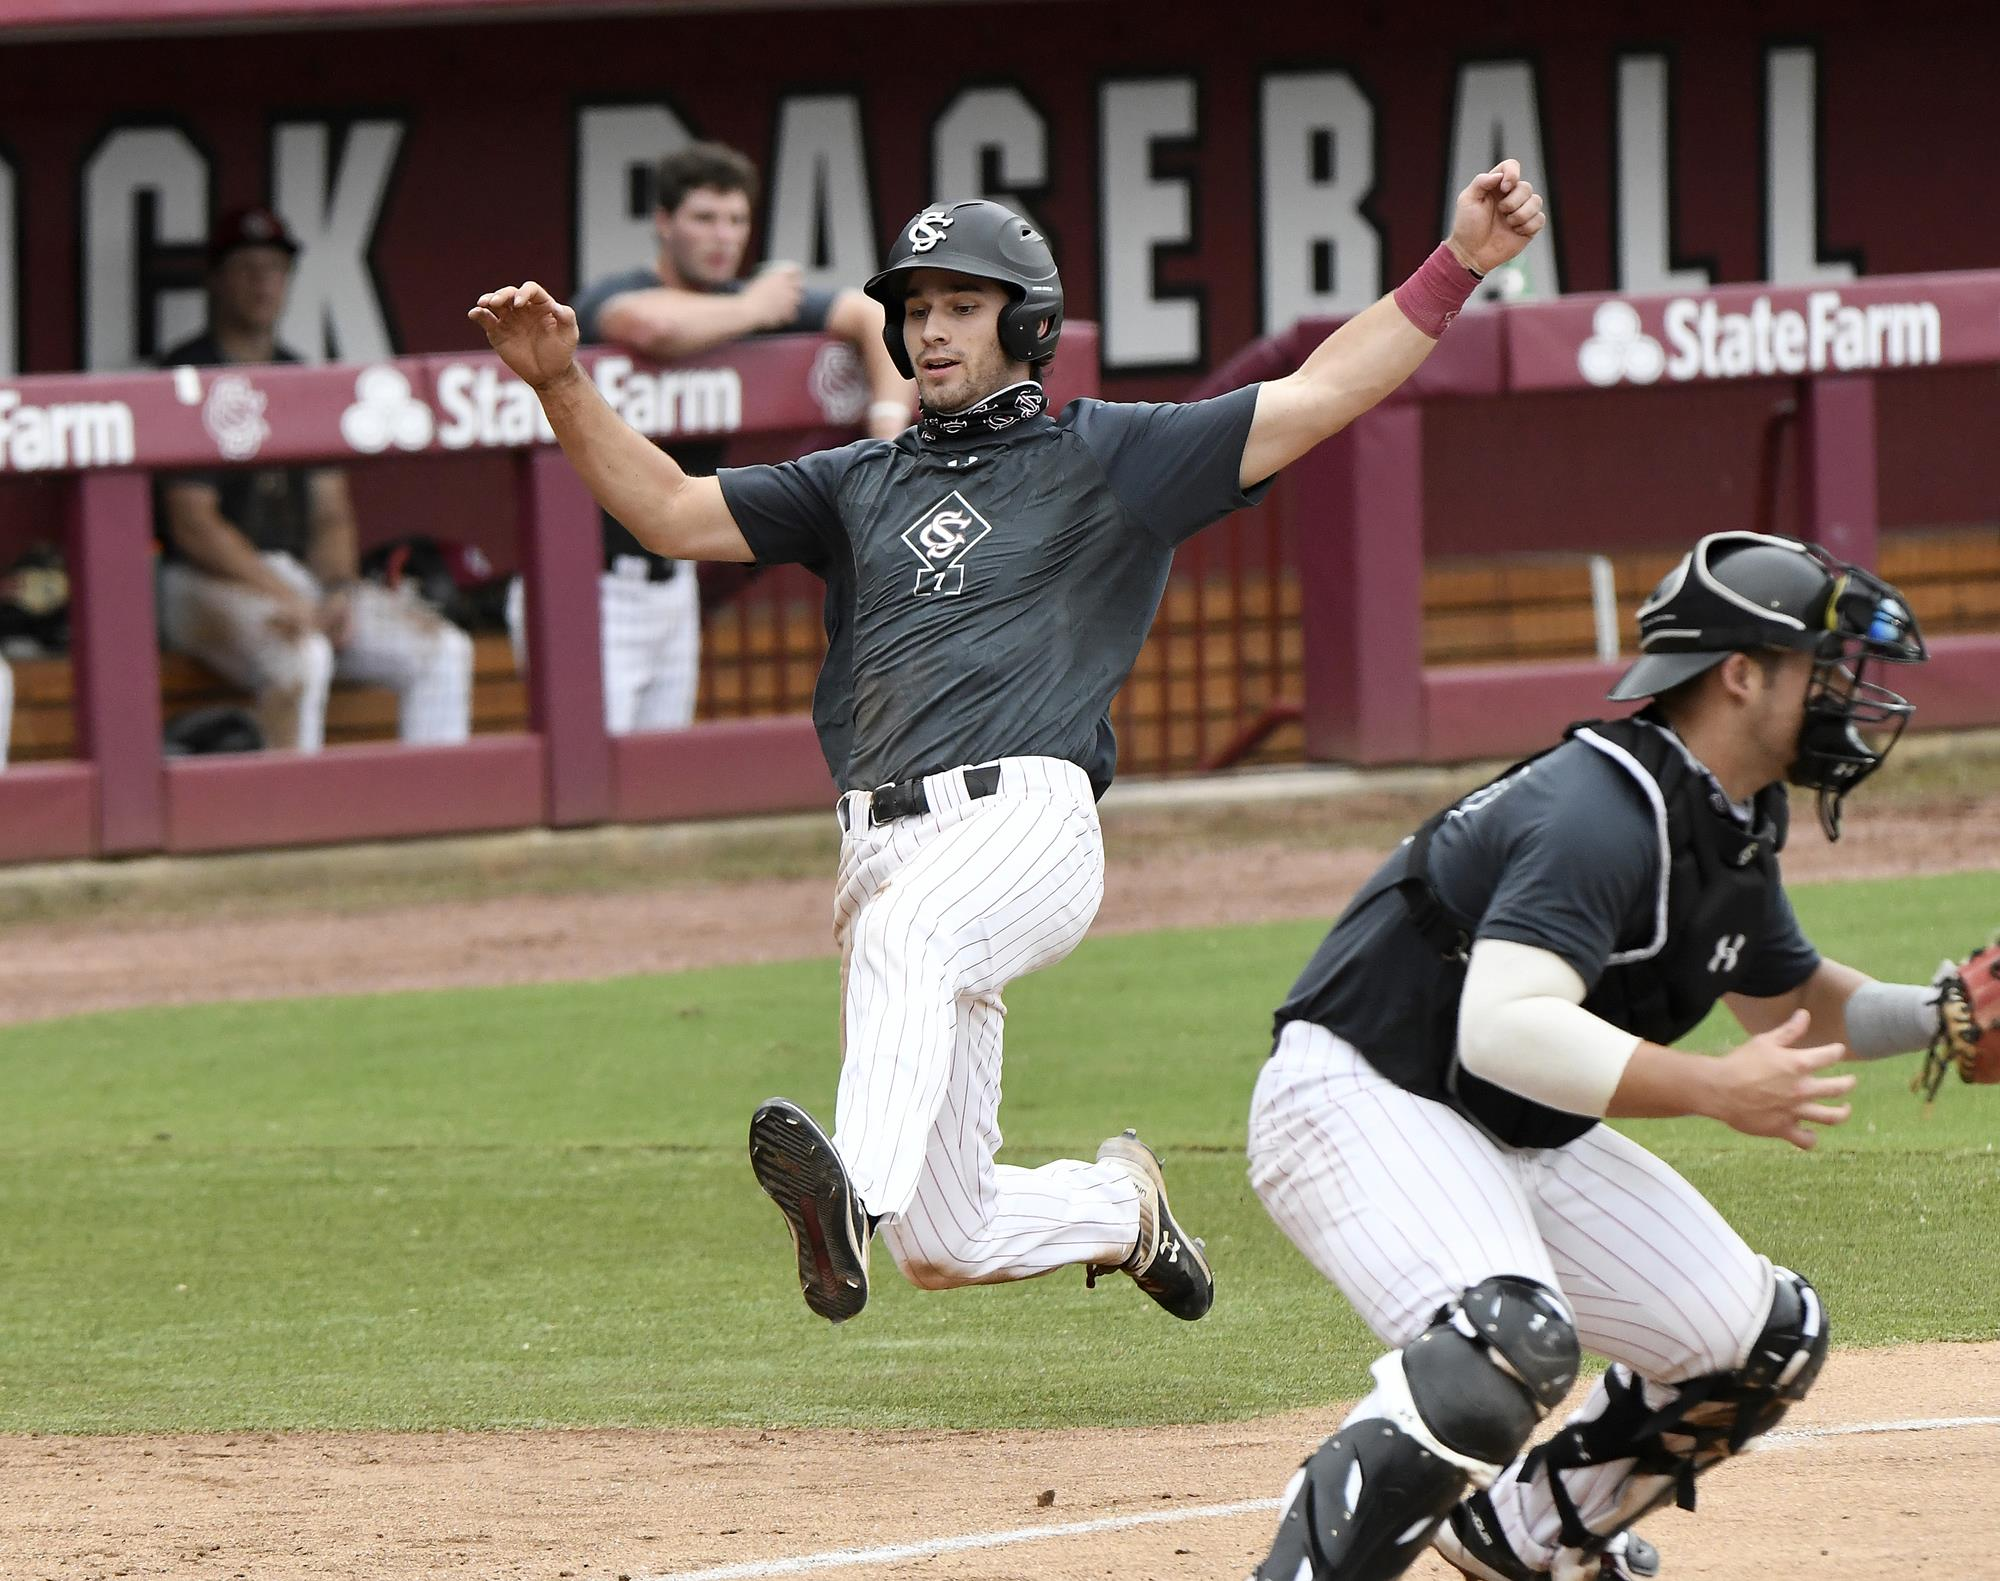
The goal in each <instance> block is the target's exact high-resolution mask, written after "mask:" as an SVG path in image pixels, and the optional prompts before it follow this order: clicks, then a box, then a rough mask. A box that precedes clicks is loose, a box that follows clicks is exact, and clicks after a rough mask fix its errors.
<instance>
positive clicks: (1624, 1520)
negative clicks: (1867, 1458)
mask: <svg viewBox="0 0 2000 1581" xmlns="http://www.w3.org/2000/svg"><path fill="white" fill-rule="evenodd" d="M1776 1273H1777V1284H1776V1288H1775V1289H1774V1290H1773V1291H1772V1295H1771V1310H1770V1313H1769V1314H1768V1315H1767V1316H1766V1317H1765V1319H1764V1325H1763V1327H1762V1328H1761V1329H1760V1330H1759V1331H1758V1334H1757V1338H1756V1339H1755V1340H1754V1341H1753V1342H1752V1343H1751V1346H1750V1354H1749V1356H1748V1358H1747V1359H1746V1360H1745V1361H1744V1363H1743V1365H1742V1366H1740V1367H1737V1368H1734V1369H1732V1370H1731V1371H1728V1372H1717V1373H1709V1374H1707V1375H1706V1376H1704V1377H1700V1378H1690V1379H1688V1380H1687V1381H1686V1382H1684V1383H1680V1384H1673V1385H1666V1386H1662V1387H1666V1388H1671V1390H1672V1396H1671V1398H1669V1399H1668V1400H1667V1401H1666V1403H1665V1404H1664V1405H1661V1406H1659V1407H1657V1408H1655V1407H1654V1406H1652V1405H1650V1404H1649V1403H1648V1401H1647V1399H1646V1393H1645V1386H1644V1384H1643V1383H1642V1382H1641V1381H1640V1380H1639V1379H1638V1378H1637V1377H1635V1376H1634V1375H1633V1373H1632V1371H1631V1369H1629V1368H1627V1367H1622V1366H1617V1367H1613V1368H1611V1369H1610V1371H1608V1372H1607V1373H1606V1374H1605V1375H1604V1390H1605V1407H1604V1409H1603V1411H1601V1412H1600V1413H1599V1414H1598V1415H1596V1416H1594V1417H1592V1418H1591V1419H1590V1420H1589V1421H1587V1422H1579V1423H1577V1424H1576V1425H1575V1426H1573V1427H1566V1428H1564V1429H1563V1430H1562V1431H1561V1432H1560V1433H1557V1434H1556V1435H1555V1436H1554V1437H1553V1438H1551V1439H1550V1440H1549V1441H1548V1442H1547V1443H1546V1444H1543V1445H1542V1446H1541V1447H1540V1448H1538V1449H1537V1450H1535V1452H1534V1453H1533V1454H1531V1455H1530V1456H1529V1457H1528V1461H1527V1464H1526V1465H1524V1466H1523V1467H1522V1468H1521V1477H1522V1480H1523V1481H1528V1480H1532V1479H1533V1478H1534V1477H1536V1476H1538V1475H1545V1476H1547V1478H1548V1483H1549V1489H1550V1492H1551V1493H1552V1494H1553V1496H1554V1500H1555V1506H1556V1512H1557V1514H1558V1515H1559V1516H1560V1517H1561V1520H1562V1539H1563V1542H1564V1544H1565V1545H1566V1546H1568V1547H1571V1548H1581V1549H1584V1550H1585V1551H1586V1552H1593V1551H1596V1550H1597V1549H1599V1548H1601V1547H1602V1546H1603V1545H1604V1544H1605V1543H1607V1542H1609V1541H1610V1540H1611V1539H1612V1538H1613V1537H1615V1536H1617V1535H1618V1533H1619V1532H1621V1531H1623V1530H1624V1529H1625V1528H1626V1527H1627V1526H1630V1525H1631V1524H1632V1523H1633V1522H1634V1521H1636V1520H1638V1519H1639V1518H1640V1517H1641V1516H1642V1515H1645V1514H1646V1513H1647V1512H1648V1511H1650V1510H1653V1509H1657V1508H1658V1507H1659V1506H1660V1505H1662V1504H1664V1503H1666V1502H1667V1500H1668V1499H1669V1498H1672V1499H1674V1500H1675V1502H1677V1503H1678V1504H1679V1505H1680V1507H1681V1508H1682V1509H1684V1510H1691V1509H1693V1508H1694V1497H1695V1496H1694V1479H1695V1478H1696V1477H1698V1476H1700V1475H1701V1474H1702V1473H1704V1472H1706V1471H1708V1470H1709V1469H1711V1468H1712V1467H1714V1466H1717V1465H1720V1464H1721V1463H1722V1462H1723V1461H1724V1460H1727V1459H1728V1458H1729V1457H1730V1456H1731V1455H1734V1454H1736V1453H1737V1452H1738V1451H1740V1450H1741V1449H1742V1448H1743V1447H1744V1445H1746V1444H1748V1443H1749V1442H1750V1440H1751V1439H1753V1438H1755V1437H1756V1436H1757V1435H1758V1434H1760V1433H1767V1432H1769V1431H1770V1430H1771V1429H1772V1428H1773V1427H1776V1426H1777V1425H1778V1423H1779V1422H1780V1421H1782V1420H1783V1419H1784V1415H1785V1412H1786V1411H1787V1410H1789V1409H1790V1408H1791V1407H1792V1406H1794V1405H1796V1404H1797V1403H1798V1402H1799V1401H1801V1400H1803V1399H1804V1398H1805V1397H1806V1391H1807V1390H1809V1389H1810V1388H1811V1387H1812V1386H1813V1381H1814V1380H1815V1379H1816V1378H1818V1377H1819V1370H1820V1368H1821V1367H1822V1366H1824V1365H1825V1363H1826V1351H1827V1334H1828V1330H1827V1324H1826V1311H1825V1309H1824V1308H1823V1307H1822V1306H1821V1305H1820V1299H1819V1293H1818V1292H1817V1291H1816V1290H1814V1289H1813V1287H1812V1286H1811V1284H1809V1283H1808V1282H1807V1281H1806V1280H1804V1279H1802V1278H1800V1277H1799V1275H1797V1274H1795V1273H1793V1272H1792V1271H1791V1270H1790V1269H1789V1268H1780V1269H1777V1270H1776ZM1656 1394H1657V1391H1656ZM1619 1460H1630V1461H1631V1462H1632V1463H1633V1465H1632V1471H1631V1474H1630V1476H1629V1477H1628V1478H1627V1486H1628V1488H1630V1489H1631V1493H1630V1496H1629V1497H1627V1498H1625V1499H1624V1500H1622V1501H1621V1502H1620V1503H1619V1504H1618V1506H1617V1507H1616V1510H1615V1514H1614V1519H1613V1522H1612V1524H1611V1526H1610V1529H1609V1530H1607V1531H1602V1532H1596V1531H1592V1530H1590V1529H1589V1528H1588V1527H1586V1526H1585V1525H1584V1524H1583V1521H1582V1519H1581V1517H1580V1515H1579V1513H1578V1511H1577V1507H1576V1504H1575V1501H1574V1500H1573V1499H1571V1497H1570V1495H1569V1490H1568V1489H1567V1488H1565V1487H1564V1486H1563V1481H1562V1478H1561V1477H1560V1476H1557V1475H1556V1473H1557V1472H1561V1471H1572V1470H1576V1469H1579V1468H1581V1467H1584V1466H1594V1465H1603V1464H1605V1463H1607V1462H1610V1461H1619Z"/></svg>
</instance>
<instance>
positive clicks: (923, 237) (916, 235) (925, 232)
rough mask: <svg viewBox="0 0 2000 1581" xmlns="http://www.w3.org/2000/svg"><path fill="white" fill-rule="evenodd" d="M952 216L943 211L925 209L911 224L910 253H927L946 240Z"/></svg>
mask: <svg viewBox="0 0 2000 1581" xmlns="http://www.w3.org/2000/svg"><path fill="white" fill-rule="evenodd" d="M951 221H952V216H951V215H949V214H947V213H945V211H944V210H943V209H925V210H924V212H923V213H921V214H919V215H918V216H917V217H916V218H915V219H914V220H912V221H911V222H910V251H911V252H913V253H927V252H929V251H930V250H931V249H932V248H933V247H935V246H937V244H938V243H939V242H941V241H943V240H944V233H945V229H946V227H947V226H949V225H950V224H951Z"/></svg>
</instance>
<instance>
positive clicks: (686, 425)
mask: <svg viewBox="0 0 2000 1581" xmlns="http://www.w3.org/2000/svg"><path fill="white" fill-rule="evenodd" d="M591 379H592V381H593V382H594V383H595V384H596V385H597V389H598V393H599V394H600V395H602V396H603V397H604V399H605V400H606V401H607V402H608V403H609V404H610V406H611V409H612V410H613V411H615V412H616V413H617V414H618V415H619V416H620V417H622V418H624V419H625V421H626V422H627V423H629V424H630V425H631V426H632V427H634V428H636V429H638V431H639V432H640V433H642V434H644V435H645V436H646V437H647V438H648V439H671V438H674V437H676V436H678V435H682V434H733V433H735V432H736V431H737V430H738V429H739V428H741V427H742V426H743V376H742V375H741V374H739V373H738V372H737V371H736V370H735V369H734V368H665V369H659V370H654V369H649V368H641V367H638V366H637V365H636V364H634V363H633V361H632V359H631V358H630V357H622V356H614V355H611V354H608V353H607V354H604V355H600V356H599V357H598V359H597V362H596V365H595V366H594V367H593V368H592V369H591ZM437 409H438V418H439V421H438V430H437V442H438V443H439V444H440V445H442V446H443V447H444V448H445V449H446V450H470V449H473V448H475V447H479V448H485V447H489V446H501V445H504V446H514V445H532V444H535V443H537V442H540V443H542V444H547V443H549V442H550V441H552V440H553V439H554V438H555V430H554V429H552V428H550V427H549V419H548V414H547V413H545V412H544V411H543V410H542V403H541V401H540V400H539V399H537V398H536V395H535V392H534V390H533V389H531V388H530V387H529V386H528V385H526V384H523V383H522V382H521V381H520V380H519V379H517V378H515V377H514V376H513V375H512V374H511V373H508V372H506V370H505V369H503V368H500V367H497V366H495V365H494V364H492V363H471V362H448V363H446V364H445V365H444V366H443V367H441V368H439V369H438V375H437Z"/></svg>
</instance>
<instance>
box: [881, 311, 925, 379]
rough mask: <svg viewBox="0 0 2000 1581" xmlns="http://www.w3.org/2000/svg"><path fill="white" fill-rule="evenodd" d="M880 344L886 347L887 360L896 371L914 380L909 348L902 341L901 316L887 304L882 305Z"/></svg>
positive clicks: (915, 372)
mask: <svg viewBox="0 0 2000 1581" xmlns="http://www.w3.org/2000/svg"><path fill="white" fill-rule="evenodd" d="M882 344H883V345H884V346H886V347H888V349H889V360H890V361H891V362H893V363H894V364H895V365H896V371H897V372H898V373H900V374H901V375H902V376H903V377H904V378H906V379H914V378H915V377H916V376H917V369H916V364H914V363H913V362H911V361H910V348H909V346H908V345H907V344H906V343H905V341H904V339H903V315H902V314H901V313H898V312H897V311H896V310H895V309H894V308H893V307H891V306H890V305H889V304H888V303H887V302H884V303H883V304H882Z"/></svg>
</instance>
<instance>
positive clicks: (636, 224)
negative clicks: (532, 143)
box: [571, 104, 694, 280]
mask: <svg viewBox="0 0 2000 1581" xmlns="http://www.w3.org/2000/svg"><path fill="white" fill-rule="evenodd" d="M571 137H572V139H573V147H574V150H575V157H574V160H573V162H572V170H573V172H574V174H575V179H576V218H575V232H574V236H573V252H572V256H573V257H574V258H575V259H576V269H575V271H574V277H575V278H576V279H578V280H602V279H603V278H604V277H605V276H606V275H610V274H616V273H617V272H618V271H619V270H621V269H631V268H634V267H635V266H637V265H639V264H644V263H650V262H651V261H652V259H653V255H654V254H655V253H656V252H658V251H659V239H658V237H657V236H656V235H655V234H654V231H653V168H654V166H656V165H658V164H659V162H660V161H661V160H662V159H664V158H665V157H666V156H667V155H668V154H671V153H674V152H675V151H676V150H678V149H682V148H685V147H686V146H687V145H688V144H689V143H691V142H693V141H694V137H693V134H692V133H690V132H689V131H688V129H687V123H686V122H685V121H683V120H682V119H681V118H680V116H678V115H677V114H675V113H674V111H673V110H672V109H670V108H669V107H668V106H666V105H664V104H585V105H579V106H578V107H577V110H576V115H575V117H574V120H573V122H572V127H571Z"/></svg>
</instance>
